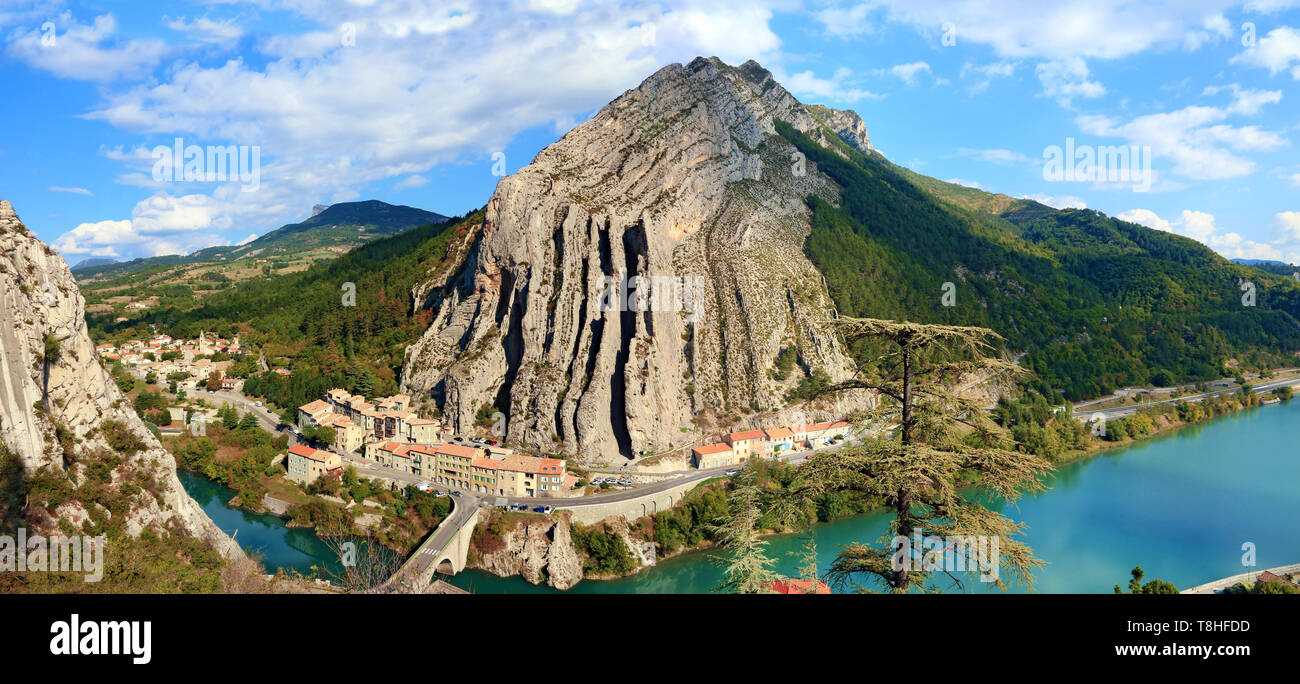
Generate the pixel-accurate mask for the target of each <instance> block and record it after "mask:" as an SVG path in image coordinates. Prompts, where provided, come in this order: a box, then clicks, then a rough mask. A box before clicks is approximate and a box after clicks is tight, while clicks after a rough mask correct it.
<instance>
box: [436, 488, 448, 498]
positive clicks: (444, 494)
mask: <svg viewBox="0 0 1300 684" xmlns="http://www.w3.org/2000/svg"><path fill="white" fill-rule="evenodd" d="M433 495H434V496H436V497H438V498H439V499H442V498H445V497H446V496H447V492H443V491H439V490H437V489H435V490H433Z"/></svg>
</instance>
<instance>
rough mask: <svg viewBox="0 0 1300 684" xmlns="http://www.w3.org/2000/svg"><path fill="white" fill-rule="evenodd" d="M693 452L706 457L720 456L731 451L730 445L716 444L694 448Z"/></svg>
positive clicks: (724, 443)
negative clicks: (710, 455)
mask: <svg viewBox="0 0 1300 684" xmlns="http://www.w3.org/2000/svg"><path fill="white" fill-rule="evenodd" d="M693 451H694V452H695V453H697V454H700V455H701V456H707V455H709V454H720V453H722V452H724V451H731V445H730V444H727V443H726V442H718V443H717V444H705V445H704V446H697V447H695V449H693Z"/></svg>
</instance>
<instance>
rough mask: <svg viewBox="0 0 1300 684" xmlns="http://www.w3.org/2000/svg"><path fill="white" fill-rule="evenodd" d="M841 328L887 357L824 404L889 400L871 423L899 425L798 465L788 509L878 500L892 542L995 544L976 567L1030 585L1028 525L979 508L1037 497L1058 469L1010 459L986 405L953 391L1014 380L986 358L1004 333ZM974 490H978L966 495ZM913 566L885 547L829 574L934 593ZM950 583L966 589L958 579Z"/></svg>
mask: <svg viewBox="0 0 1300 684" xmlns="http://www.w3.org/2000/svg"><path fill="white" fill-rule="evenodd" d="M839 325H840V326H841V331H842V333H843V336H844V338H845V341H846V342H848V343H850V344H852V343H855V342H857V341H859V340H864V339H866V338H872V339H874V340H877V341H881V342H884V343H885V348H886V349H887V351H886V352H885V353H884V354H882V355H881V356H879V357H878V358H876V359H875V360H874V364H872V365H870V366H868V367H863V368H861V369H860V371H859V374H858V375H857V376H856V377H854V378H851V379H849V380H848V381H845V382H842V383H838V384H835V385H832V386H830V387H828V388H827V389H826V391H825V392H824V394H833V393H835V392H842V391H846V390H855V389H856V390H861V389H869V390H874V391H875V392H878V393H879V394H880V396H881V397H882V400H881V402H880V404H879V406H878V407H877V408H876V409H875V410H873V411H871V412H869V414H868V420H870V421H871V422H872V423H873V424H875V425H879V426H892V434H890V435H889V436H884V437H877V438H869V439H867V440H865V441H864V442H863V443H862V444H861V445H859V446H850V447H846V448H843V449H840V450H837V451H835V452H831V453H828V454H825V455H821V456H818V457H817V458H816V459H813V460H811V461H809V462H808V463H807V464H805V465H803V466H801V467H800V468H799V474H798V476H797V477H796V481H795V482H794V483H792V486H791V488H790V490H791V493H792V496H791V497H788V499H787V501H786V503H785V505H786V506H790V507H791V508H797V507H798V506H800V505H802V504H803V502H805V501H807V500H809V499H814V498H817V497H820V496H822V495H824V494H826V493H828V492H841V491H843V492H856V493H859V494H863V495H867V496H876V497H880V498H881V499H883V500H884V501H885V503H886V505H887V506H888V507H890V508H891V509H892V510H893V511H894V520H893V522H892V523H891V525H890V530H891V533H892V534H891V536H894V535H896V536H898V537H904V538H907V537H912V536H913V534H914V533H916V534H922V535H926V536H933V535H940V536H942V537H944V538H945V539H954V538H970V537H980V538H991V539H997V540H998V541H999V542H1000V543H999V545H998V547H999V552H998V553H997V554H996V555H995V557H993V558H982V559H981V561H987V562H993V563H996V564H997V565H998V569H1000V570H1001V571H1005V572H1008V573H1009V574H1011V575H1012V576H1014V577H1015V578H1017V579H1018V580H1019V581H1021V582H1024V583H1026V584H1031V583H1032V581H1033V577H1032V571H1033V569H1034V568H1037V567H1039V566H1040V565H1042V561H1041V560H1039V559H1036V558H1035V557H1034V556H1033V554H1032V552H1031V551H1030V549H1029V547H1028V546H1026V545H1025V544H1024V543H1023V542H1020V541H1018V540H1016V539H1014V536H1015V535H1017V534H1018V533H1019V532H1020V531H1021V529H1022V527H1023V525H1022V524H1021V523H1016V522H1014V521H1012V520H1010V519H1009V518H1007V517H1005V516H1003V515H1001V514H1000V513H998V512H996V511H994V510H991V509H989V508H988V507H986V506H985V504H984V503H983V501H984V500H985V499H987V498H994V499H1001V500H1003V501H1007V502H1013V501H1015V500H1016V499H1017V498H1018V497H1019V496H1020V494H1021V493H1024V492H1036V491H1041V490H1043V489H1045V485H1044V484H1043V482H1042V478H1043V476H1045V475H1047V474H1048V473H1050V472H1051V471H1052V467H1051V465H1049V464H1048V463H1047V462H1046V461H1044V460H1043V459H1041V458H1039V457H1038V456H1034V455H1031V454H1024V453H1018V452H1016V451H1014V450H1013V448H1012V447H1013V443H1012V440H1011V439H1010V436H1009V435H1008V433H1007V432H1006V431H1005V430H1004V429H1003V428H1001V427H1000V426H998V425H997V424H996V423H994V422H993V421H992V420H991V419H990V418H989V417H988V416H987V414H986V413H985V411H984V409H983V407H982V406H980V405H979V404H977V403H976V402H974V401H972V400H970V399H968V398H965V397H962V396H961V395H960V394H958V393H957V392H955V391H953V390H951V389H950V388H951V387H954V386H956V385H957V384H958V383H959V382H963V381H964V382H971V380H972V379H974V380H975V381H987V380H989V379H992V378H993V377H995V376H1008V375H1013V374H1016V373H1018V372H1019V369H1018V368H1017V367H1016V366H1015V365H1014V364H1011V363H1008V362H1005V361H1002V360H999V359H995V358H991V357H989V356H987V355H986V354H987V353H988V352H989V351H990V350H991V349H992V346H991V342H996V341H998V340H1000V338H999V337H998V335H997V334H996V333H994V332H993V331H991V330H988V329H985V328H975V327H962V326H949V325H923V324H918V323H909V322H895V321H884V320H876V319H858V318H841V319H839ZM967 485H973V491H963V488H964V487H965V486H967ZM923 567H924V566H923ZM915 568H916V564H915V563H899V562H897V553H896V549H893V548H891V547H890V545H887V544H883V543H875V544H873V543H866V542H861V543H855V544H852V545H850V546H848V547H846V548H845V549H844V550H843V551H842V552H841V553H840V554H839V556H838V557H837V558H836V559H835V561H834V563H833V565H832V567H831V570H830V572H829V575H828V576H829V578H830V579H831V580H832V581H833V582H836V583H840V584H843V583H848V582H855V579H856V578H857V577H859V576H861V575H864V574H865V575H873V576H875V577H877V578H879V579H880V580H882V581H883V582H884V584H885V585H886V586H887V587H888V588H889V589H890V590H892V591H895V592H905V591H908V590H909V589H910V588H927V587H929V586H930V580H931V575H932V573H933V570H927V569H915ZM948 576H950V577H952V579H953V580H954V581H955V582H958V583H960V580H959V579H958V578H957V577H956V576H953V575H952V574H951V572H948ZM994 581H996V584H997V586H998V587H999V588H1005V583H1004V582H1003V581H1002V579H1001V575H1000V574H996V573H995V580H994ZM855 583H856V582H855Z"/></svg>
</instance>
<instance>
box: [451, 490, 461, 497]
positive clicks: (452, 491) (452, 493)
mask: <svg viewBox="0 0 1300 684" xmlns="http://www.w3.org/2000/svg"><path fill="white" fill-rule="evenodd" d="M451 495H452V496H460V491H459V490H456V489H453V490H451Z"/></svg>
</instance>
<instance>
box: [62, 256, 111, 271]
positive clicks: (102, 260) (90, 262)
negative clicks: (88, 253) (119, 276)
mask: <svg viewBox="0 0 1300 684" xmlns="http://www.w3.org/2000/svg"><path fill="white" fill-rule="evenodd" d="M116 263H118V261H117V259H109V258H108V257H89V258H87V259H82V260H81V261H78V262H77V265H76V266H73V267H72V268H73V269H78V268H90V267H92V266H111V265H112V264H116Z"/></svg>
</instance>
